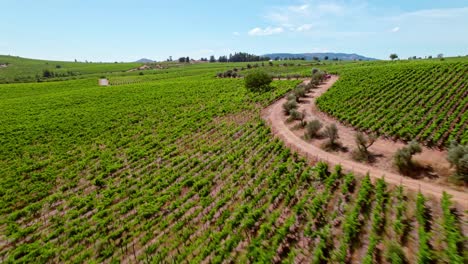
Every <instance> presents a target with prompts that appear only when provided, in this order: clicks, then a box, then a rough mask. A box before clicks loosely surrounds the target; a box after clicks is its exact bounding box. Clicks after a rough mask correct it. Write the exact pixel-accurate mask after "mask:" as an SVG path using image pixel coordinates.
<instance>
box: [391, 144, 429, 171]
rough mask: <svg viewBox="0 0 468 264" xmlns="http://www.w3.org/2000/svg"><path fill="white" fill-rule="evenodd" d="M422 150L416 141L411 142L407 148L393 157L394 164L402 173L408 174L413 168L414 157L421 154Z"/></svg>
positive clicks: (400, 150)
mask: <svg viewBox="0 0 468 264" xmlns="http://www.w3.org/2000/svg"><path fill="white" fill-rule="evenodd" d="M421 151H422V148H421V145H419V143H418V142H416V141H414V140H413V141H411V142H410V143H409V144H408V145H407V146H406V147H403V148H401V149H399V150H397V152H396V153H395V155H394V156H393V162H394V164H395V165H396V167H397V168H398V169H399V170H400V172H402V173H408V172H409V170H410V169H411V168H412V167H413V162H412V157H413V155H415V154H417V153H421Z"/></svg>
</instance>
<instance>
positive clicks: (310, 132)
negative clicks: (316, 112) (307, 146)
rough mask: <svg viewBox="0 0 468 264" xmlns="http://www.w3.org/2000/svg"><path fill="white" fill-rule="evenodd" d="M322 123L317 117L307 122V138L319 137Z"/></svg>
mask: <svg viewBox="0 0 468 264" xmlns="http://www.w3.org/2000/svg"><path fill="white" fill-rule="evenodd" d="M322 126H323V125H322V123H321V122H320V121H319V120H317V119H314V120H312V121H310V122H309V123H307V125H306V131H305V135H304V136H305V138H310V139H311V138H315V137H318V136H319V131H320V129H321V128H322Z"/></svg>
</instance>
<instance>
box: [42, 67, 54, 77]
mask: <svg viewBox="0 0 468 264" xmlns="http://www.w3.org/2000/svg"><path fill="white" fill-rule="evenodd" d="M54 76H55V74H54V72H53V71H51V70H48V69H45V70H43V71H42V77H44V78H52V77H54Z"/></svg>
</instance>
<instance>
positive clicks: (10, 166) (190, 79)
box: [0, 60, 467, 263]
mask: <svg viewBox="0 0 468 264" xmlns="http://www.w3.org/2000/svg"><path fill="white" fill-rule="evenodd" d="M297 63H298V62H296V64H297ZM446 63H452V62H449V60H447V62H446ZM453 63H454V65H459V68H456V69H457V70H455V68H453V66H452V64H450V67H447V69H452V68H453V69H454V70H453V73H450V75H449V76H452V77H450V78H449V77H447V78H442V77H441V76H439V75H437V76H439V77H438V78H437V80H439V79H444V80H445V79H448V80H449V81H455V80H452V79H456V80H460V82H462V83H463V82H466V76H465V75H462V73H463V72H464V68H463V67H465V66H466V64H465V62H463V61H460V62H459V61H458V60H457V62H453ZM434 64H437V65H439V64H440V66H436V68H437V69H439V68H441V69H442V70H441V71H443V70H444V69H445V68H444V67H445V66H444V65H446V64H444V63H439V62H434ZM116 65H119V64H116ZM411 65H413V64H411ZM427 65H432V64H431V63H428V64H427ZM464 65H465V66H464ZM122 66H123V64H122ZM413 66H414V68H415V69H413V71H411V72H414V73H417V74H416V75H417V76H419V77H417V76H416V75H415V76H416V77H417V78H416V77H415V79H414V80H415V83H419V81H418V80H422V79H425V78H428V77H430V76H432V75H431V74H428V72H423V70H421V72H419V71H418V70H417V69H419V68H421V67H420V65H419V64H414V65H413ZM233 67H238V68H241V67H246V64H245V63H237V64H220V63H215V64H200V65H188V66H186V67H171V68H168V69H164V70H150V71H145V72H144V75H139V73H138V72H137V73H128V74H125V76H120V75H111V76H110V77H109V79H110V81H111V83H112V82H114V83H115V85H113V86H110V87H98V86H97V81H96V78H95V75H101V74H105V72H110V71H112V70H109V69H107V68H106V69H100V71H101V72H93V73H92V74H91V76H90V77H89V78H86V76H82V77H83V78H82V79H79V80H68V81H57V82H47V83H44V82H42V83H20V84H2V85H0V120H1V121H2V122H1V124H0V135H1V137H0V174H1V175H2V177H1V178H0V261H1V262H5V263H16V262H22V263H48V262H50V263H56V262H65V263H93V262H106V263H119V262H122V263H135V262H137V261H139V262H142V263H146V262H149V263H158V262H162V261H165V262H176V263H180V262H191V263H199V262H205V263H208V262H213V263H220V262H223V261H224V262H230V261H232V262H240V263H247V262H260V263H270V262H275V263H279V262H285V263H293V262H307V263H310V262H312V263H324V262H335V263H345V262H353V263H392V262H391V261H394V262H393V263H397V262H396V261H397V260H399V259H404V260H407V261H408V262H409V263H416V262H418V263H430V260H437V262H438V263H463V262H464V261H465V262H466V257H467V256H464V255H463V254H465V255H466V250H465V247H464V245H463V243H465V242H464V241H466V237H465V236H464V232H466V230H465V229H466V223H464V222H463V221H464V220H463V217H460V215H463V212H460V206H459V205H458V206H455V205H453V204H452V203H451V201H450V197H448V196H445V195H444V197H443V199H442V200H438V199H434V198H432V197H424V195H422V194H415V193H412V192H407V191H406V190H405V189H404V188H403V187H401V186H391V185H389V184H386V183H385V180H377V181H371V180H370V178H369V177H367V176H363V175H353V174H352V173H348V172H345V170H343V169H342V168H341V167H339V166H337V167H336V168H330V167H329V166H328V165H327V164H326V163H323V162H319V163H316V164H311V163H310V162H308V161H306V160H304V159H303V158H301V157H299V156H298V155H297V154H296V153H293V152H291V150H290V149H289V148H287V147H286V146H284V144H283V143H282V142H281V141H279V140H277V139H275V138H274V137H273V136H272V133H271V131H270V129H269V128H268V126H267V125H266V124H265V123H264V122H263V121H262V119H261V118H260V112H261V111H262V109H264V108H265V107H266V106H268V105H269V104H271V103H272V102H273V101H275V100H276V99H278V98H279V97H281V96H283V95H284V94H286V93H287V92H288V91H289V90H291V89H293V88H294V87H295V86H296V85H298V84H299V83H300V82H301V81H298V80H282V81H274V82H273V83H272V86H273V89H272V91H270V92H267V93H262V94H259V93H252V92H249V91H248V90H246V89H245V88H244V85H243V80H242V79H234V78H216V77H215V76H216V73H218V72H222V71H226V70H228V69H232V68H233ZM260 67H261V66H260ZM317 67H322V68H324V69H327V68H328V69H330V71H331V70H333V69H336V70H337V71H340V74H341V78H342V79H340V81H339V82H338V83H337V84H336V85H337V86H336V87H342V88H343V89H345V90H346V91H348V89H349V90H350V92H351V90H352V89H356V90H355V91H354V94H360V95H362V96H364V92H361V93H359V91H360V90H359V89H358V88H355V87H354V86H352V85H351V84H350V83H352V82H356V81H357V80H359V76H358V75H357V70H358V69H359V70H362V71H363V72H365V73H366V74H362V75H361V76H360V78H362V80H361V81H360V82H359V83H358V84H359V86H357V85H358V84H356V86H357V87H362V86H361V85H362V84H363V83H369V84H368V85H369V86H371V85H372V84H371V83H370V82H368V80H369V79H366V78H373V79H372V80H373V81H372V83H374V82H376V83H377V84H378V83H380V85H375V86H372V87H373V88H374V89H372V87H370V88H369V89H368V90H366V92H369V93H370V92H374V90H375V87H387V88H388V89H390V88H392V87H393V86H392V85H390V84H389V83H387V80H389V82H392V83H397V81H398V80H401V81H405V78H404V75H403V74H404V73H405V66H404V65H403V64H402V63H401V64H398V63H396V64H395V66H393V65H389V64H387V63H381V64H379V63H378V62H371V63H369V65H368V66H366V63H343V64H339V63H338V64H332V63H327V64H325V65H320V66H318V65H317ZM428 67H432V66H428ZM261 68H263V69H265V70H267V71H269V72H272V73H274V74H275V75H278V74H282V75H283V76H287V75H292V74H301V76H308V75H310V70H311V66H310V65H307V66H305V65H302V66H297V65H296V66H291V67H289V66H286V67H285V66H276V65H275V66H273V67H271V66H264V67H261ZM380 68H382V70H380ZM387 68H388V69H392V70H391V71H389V72H390V73H391V75H390V76H388V75H384V76H382V77H379V78H378V79H377V77H378V76H380V75H379V74H382V72H383V71H384V69H387ZM423 69H424V68H423ZM465 69H466V67H465ZM2 70H3V69H2ZM2 70H0V71H2ZM379 70H380V71H379ZM249 71H250V70H245V72H249ZM407 71H410V70H407ZM437 72H438V70H437ZM455 72H456V73H455ZM465 72H466V71H465ZM434 75H435V74H434ZM12 76H13V75H11V74H10V75H8V78H11V77H12ZM453 76H465V77H463V78H462V77H459V78H458V77H457V78H453ZM434 78H435V77H434ZM376 79H377V80H376ZM411 80H413V79H411ZM416 81H418V82H416ZM428 83H431V82H430V81H428ZM457 83H458V82H457ZM383 85H386V86H383ZM405 86H408V87H412V86H411V85H409V84H408V85H406V84H405ZM414 86H415V87H419V86H418V85H416V84H415V85H414ZM336 87H334V88H332V90H330V93H329V94H328V93H327V94H325V96H328V97H325V96H324V100H323V104H324V105H325V102H335V101H334V100H338V99H333V98H335V97H334V96H347V95H346V94H344V95H343V94H342V93H340V92H339V91H338V88H336ZM439 87H445V86H439ZM456 87H461V88H460V89H462V88H463V87H464V86H461V84H460V85H458V86H456ZM411 89H413V88H411ZM415 89H416V88H415ZM444 89H446V90H447V95H445V94H444V96H448V94H449V93H450V94H452V93H453V94H455V93H456V92H459V91H458V90H460V89H455V91H452V90H453V89H452V86H447V87H445V88H444ZM465 90H466V89H465ZM379 91H380V90H379ZM375 92H377V91H375ZM427 94H428V95H427V97H430V95H429V94H430V93H429V92H428V93H427ZM423 95H424V96H425V93H421V96H423ZM433 96H435V95H432V97H430V98H433ZM353 98H354V99H355V103H356V105H358V102H360V99H359V97H357V96H354V97H353ZM372 98H374V97H372ZM372 98H370V99H372ZM375 98H377V97H375ZM424 98H425V97H424ZM424 98H421V100H420V101H418V100H411V101H409V102H411V103H412V104H413V105H415V106H419V108H416V110H418V109H426V108H424V107H426V104H422V102H423V101H422V100H423V99H424ZM453 98H455V97H453ZM465 98H466V97H465ZM434 99H435V98H434ZM462 100H464V99H462V98H460V100H452V101H454V102H452V101H448V99H447V101H448V102H450V103H451V104H450V107H444V109H449V108H450V109H452V108H453V109H458V108H457V107H455V106H454V104H457V105H458V104H461V103H462V102H465V101H462ZM387 101H389V100H387ZM437 102H438V101H437ZM350 103H351V102H350ZM376 103H377V102H376ZM376 103H372V104H369V106H368V107H369V110H367V108H365V107H361V108H360V110H361V111H371V110H372V109H374V108H372V107H373V105H375V104H376ZM407 104H408V103H406V104H401V105H402V106H406V105H407ZM427 105H428V104H427ZM423 106H424V107H423ZM324 107H325V106H324ZM333 107H336V108H337V109H339V110H340V111H343V112H344V113H347V112H346V111H345V110H342V108H341V106H340V108H338V107H339V104H334V105H333ZM371 108H372V109H371ZM347 109H350V108H349V107H348V108H347ZM450 109H449V110H448V111H450ZM339 110H336V112H333V113H334V114H336V115H337V116H338V117H339V118H342V117H341V116H339V113H341V112H339ZM372 111H374V112H376V117H374V118H376V119H378V118H379V117H378V115H380V112H377V111H375V110H372ZM394 111H395V112H396V113H400V112H399V111H407V110H405V109H403V108H396V109H395V110H394ZM421 111H422V110H421ZM444 111H445V110H444ZM457 111H458V112H456V111H455V110H454V111H451V112H450V113H451V114H452V115H454V116H455V117H454V118H455V119H456V118H458V116H459V113H460V112H461V111H463V109H461V110H457ZM465 112H466V111H465ZM401 113H405V112H401ZM377 114H378V115H377ZM391 114H395V113H391ZM452 115H450V116H452ZM364 116H368V115H364ZM447 116H448V115H447ZM463 116H464V115H461V117H462V118H463ZM380 119H381V118H380ZM380 119H378V120H380ZM349 122H352V121H349ZM454 122H455V121H453V120H452V121H450V124H453V123H454ZM359 124H360V123H359ZM363 124H364V122H363ZM372 124H373V123H372ZM465 124H466V123H465ZM356 125H357V124H356ZM405 126H406V123H405ZM381 127H383V126H381ZM441 127H442V126H441ZM379 128H380V127H379ZM402 129H403V128H402ZM455 129H456V126H455V127H451V126H450V131H452V132H451V133H450V134H449V136H447V137H445V136H444V135H445V132H444V133H442V135H443V136H444V137H443V138H444V139H445V140H447V139H449V138H450V136H452V137H456V136H457V133H458V132H457V133H455V132H453V131H454V130H455ZM463 129H464V128H463V127H461V128H459V130H463ZM434 131H441V129H439V126H438V127H437V130H434ZM444 131H445V130H444ZM431 135H432V134H431ZM460 135H461V136H460V138H461V139H463V138H464V134H463V133H460ZM421 139H423V138H422V137H421ZM390 260H391V261H390Z"/></svg>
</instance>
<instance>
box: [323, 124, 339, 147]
mask: <svg viewBox="0 0 468 264" xmlns="http://www.w3.org/2000/svg"><path fill="white" fill-rule="evenodd" d="M323 135H324V136H326V137H327V138H328V145H329V146H331V147H334V146H336V145H337V140H338V139H339V138H340V136H339V135H338V128H337V127H336V125H335V124H331V125H328V126H327V127H325V131H324V132H323Z"/></svg>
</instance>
